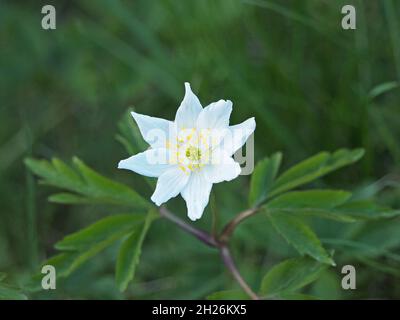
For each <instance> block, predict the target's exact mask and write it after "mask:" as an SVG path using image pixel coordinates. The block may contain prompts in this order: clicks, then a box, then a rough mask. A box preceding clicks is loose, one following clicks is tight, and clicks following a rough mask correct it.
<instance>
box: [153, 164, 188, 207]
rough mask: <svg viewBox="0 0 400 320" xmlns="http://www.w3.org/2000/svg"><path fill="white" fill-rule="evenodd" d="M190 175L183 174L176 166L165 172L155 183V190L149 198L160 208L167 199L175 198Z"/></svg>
mask: <svg viewBox="0 0 400 320" xmlns="http://www.w3.org/2000/svg"><path fill="white" fill-rule="evenodd" d="M189 177H190V175H189V174H187V173H184V172H183V171H182V170H181V169H180V168H179V167H178V166H174V167H173V168H170V169H168V170H167V171H165V172H164V173H163V174H162V175H161V176H160V177H159V178H158V181H157V186H156V190H155V191H154V193H153V195H152V196H151V200H152V201H153V202H154V203H155V204H156V205H157V206H160V205H161V204H163V203H164V202H167V201H168V200H169V199H171V198H173V197H176V196H177V195H178V194H179V192H181V191H182V189H183V188H184V187H185V186H186V184H187V182H188V180H189Z"/></svg>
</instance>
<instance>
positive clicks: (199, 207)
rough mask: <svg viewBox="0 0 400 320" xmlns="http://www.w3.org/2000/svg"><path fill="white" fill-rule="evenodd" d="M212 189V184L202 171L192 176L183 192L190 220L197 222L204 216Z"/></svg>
mask: <svg viewBox="0 0 400 320" xmlns="http://www.w3.org/2000/svg"><path fill="white" fill-rule="evenodd" d="M211 187H212V183H211V182H209V181H207V179H206V178H205V177H204V175H203V173H202V172H201V171H200V172H196V173H192V174H191V176H190V179H189V182H188V184H187V185H186V187H185V188H184V189H183V190H182V192H181V194H182V197H183V199H185V201H186V207H187V210H188V217H189V218H190V220H192V221H195V220H197V219H200V218H201V216H202V215H203V212H204V208H205V207H206V206H207V204H208V200H209V198H210V192H211Z"/></svg>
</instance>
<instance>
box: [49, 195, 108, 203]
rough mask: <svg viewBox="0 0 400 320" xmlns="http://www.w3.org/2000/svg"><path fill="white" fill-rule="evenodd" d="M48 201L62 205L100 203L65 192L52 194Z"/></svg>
mask: <svg viewBox="0 0 400 320" xmlns="http://www.w3.org/2000/svg"><path fill="white" fill-rule="evenodd" d="M48 199H49V201H50V202H54V203H62V204H94V203H99V202H100V201H98V200H97V201H96V200H95V199H90V198H86V197H82V196H79V195H76V194H73V193H67V192H62V193H56V194H52V195H51V196H50V197H49V198H48Z"/></svg>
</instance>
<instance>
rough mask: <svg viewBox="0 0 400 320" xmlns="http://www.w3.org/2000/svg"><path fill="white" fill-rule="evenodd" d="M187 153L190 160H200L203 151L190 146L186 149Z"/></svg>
mask: <svg viewBox="0 0 400 320" xmlns="http://www.w3.org/2000/svg"><path fill="white" fill-rule="evenodd" d="M185 155H186V158H188V159H189V160H190V161H200V158H201V151H200V149H199V148H196V147H193V146H190V147H188V148H187V149H186V152H185Z"/></svg>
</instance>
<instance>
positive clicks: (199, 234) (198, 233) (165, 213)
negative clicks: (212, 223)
mask: <svg viewBox="0 0 400 320" xmlns="http://www.w3.org/2000/svg"><path fill="white" fill-rule="evenodd" d="M160 215H161V216H162V217H164V218H166V219H168V220H169V221H171V222H173V223H175V224H176V225H177V226H179V227H180V228H181V229H182V230H184V231H186V232H187V233H190V234H192V235H193V236H195V237H196V238H197V239H199V240H200V241H202V242H204V243H205V244H206V245H208V246H210V247H218V243H217V241H216V240H215V239H214V237H212V236H211V235H209V234H208V233H207V232H205V231H203V230H200V229H197V228H195V227H193V226H191V225H190V224H187V223H186V222H185V221H183V220H182V219H180V218H178V217H177V216H176V215H174V214H172V213H171V212H170V211H169V210H168V209H167V208H165V207H160Z"/></svg>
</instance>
